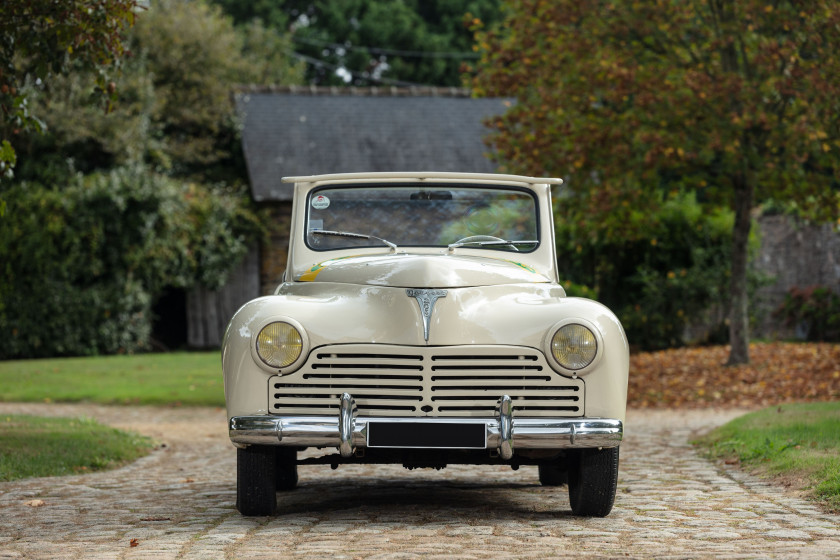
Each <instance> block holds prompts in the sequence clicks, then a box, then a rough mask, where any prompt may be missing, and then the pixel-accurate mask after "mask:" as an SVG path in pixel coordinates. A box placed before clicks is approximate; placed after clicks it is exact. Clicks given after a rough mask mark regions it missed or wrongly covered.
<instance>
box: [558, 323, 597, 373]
mask: <svg viewBox="0 0 840 560" xmlns="http://www.w3.org/2000/svg"><path fill="white" fill-rule="evenodd" d="M597 352H598V341H597V340H596V339H595V335H594V334H593V332H592V331H591V330H589V329H587V328H586V327H584V326H583V325H577V324H572V325H564V326H563V327H560V329H559V330H558V331H557V332H556V333H554V337H553V338H552V339H551V354H552V355H553V356H554V359H555V360H557V363H559V364H560V365H561V366H563V367H564V368H566V369H571V370H578V369H583V368H585V367H586V366H588V365H589V364H591V363H592V360H594V359H595V354H596V353H597Z"/></svg>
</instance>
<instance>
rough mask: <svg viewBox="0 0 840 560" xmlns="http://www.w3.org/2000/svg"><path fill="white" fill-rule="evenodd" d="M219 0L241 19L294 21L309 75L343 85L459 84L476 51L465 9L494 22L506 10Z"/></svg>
mask: <svg viewBox="0 0 840 560" xmlns="http://www.w3.org/2000/svg"><path fill="white" fill-rule="evenodd" d="M214 2H215V3H216V4H219V5H221V6H223V7H224V9H225V11H226V12H227V13H229V14H231V15H232V16H233V17H234V18H235V20H236V22H237V23H238V24H243V23H248V22H250V21H252V20H254V19H255V18H258V19H260V20H262V21H263V22H264V23H265V25H266V26H269V27H272V28H274V29H278V30H285V29H289V28H291V30H292V33H293V38H294V43H295V44H294V50H295V51H296V52H297V53H299V55H298V56H301V57H302V58H303V59H304V60H306V61H307V62H308V69H307V74H306V78H307V80H308V81H309V82H310V83H312V84H317V85H338V86H341V85H348V84H351V85H356V86H367V85H381V84H386V85H401V84H423V85H435V86H450V87H457V86H460V85H461V72H462V65H463V64H464V62H465V61H469V60H472V59H474V58H476V55H475V54H474V52H473V49H472V33H471V32H470V30H469V28H468V26H466V25H465V24H464V21H465V19H467V15H468V14H470V16H469V18H472V17H479V18H483V19H484V20H485V21H488V22H494V21H496V20H497V19H498V17H499V14H500V12H499V0H455V1H453V0H446V1H444V0H423V1H420V0H407V1H396V0H319V1H316V2H312V1H310V0H282V1H278V2H266V1H258V2H239V1H237V0H214Z"/></svg>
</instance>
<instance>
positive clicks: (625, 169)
mask: <svg viewBox="0 0 840 560" xmlns="http://www.w3.org/2000/svg"><path fill="white" fill-rule="evenodd" d="M505 9H506V14H507V17H506V19H505V21H504V22H503V23H502V25H500V26H499V27H498V28H497V29H489V30H483V29H481V22H480V21H476V22H474V23H475V26H476V30H477V42H478V45H479V49H480V51H481V53H482V58H481V61H480V62H479V63H478V65H477V73H476V74H475V76H474V78H473V82H472V83H473V87H474V88H475V93H476V94H477V95H493V96H510V97H515V98H516V100H517V102H516V104H515V105H514V106H512V107H511V109H510V110H509V111H507V112H506V114H505V115H504V116H502V117H499V118H497V119H495V120H494V121H493V122H492V123H490V126H491V128H492V129H493V132H492V134H491V136H490V138H489V142H490V143H491V144H492V146H493V147H494V149H495V151H496V153H497V157H498V158H499V159H500V160H501V161H503V162H504V163H505V165H506V166H507V167H508V168H509V169H510V170H514V171H518V172H525V173H529V174H537V175H541V174H548V175H560V176H566V177H567V178H568V185H569V189H570V192H571V195H570V196H569V198H568V199H564V201H563V204H564V205H566V206H567V207H568V209H569V210H568V211H569V213H570V217H572V219H577V220H580V221H582V222H588V223H589V229H590V231H592V235H596V236H606V237H607V238H611V239H628V240H632V239H633V238H634V237H636V236H637V233H638V232H640V231H643V230H644V228H645V227H647V226H648V220H649V218H650V216H652V215H653V212H652V211H651V210H652V209H654V208H657V207H659V206H660V205H661V204H662V202H663V201H664V200H667V199H669V198H671V197H673V196H674V195H675V194H676V193H679V192H680V191H696V193H697V198H698V200H700V201H702V202H703V203H704V204H707V205H709V206H711V207H718V206H721V205H723V206H728V207H730V208H731V209H732V210H733V211H734V213H735V224H734V227H733V243H732V271H731V285H730V300H731V301H730V321H729V330H730V342H731V344H732V349H731V354H730V358H729V363H730V364H738V363H745V362H747V361H748V360H749V347H748V342H749V338H748V318H747V317H748V316H747V310H748V301H747V289H746V278H747V260H748V251H747V246H748V238H749V233H750V228H751V211H752V209H753V208H754V207H755V205H756V203H758V202H760V201H762V200H766V199H771V198H772V199H776V200H781V201H789V202H792V203H793V204H795V205H796V208H797V210H798V211H799V212H801V213H802V214H804V215H806V216H808V217H810V218H813V219H818V220H826V219H836V217H837V214H838V208H839V207H838V199H839V198H840V197H839V196H838V181H840V167H839V166H838V165H837V161H838V156H840V121H839V120H838V118H837V115H838V114H840V58H838V57H837V52H838V48H840V33H838V32H837V29H838V26H839V25H840V3H838V2H837V1H836V0H814V1H804V0H778V1H775V2H765V1H759V0H742V1H738V2H736V1H734V0H692V1H683V0H659V1H656V2H625V1H623V0H600V1H597V2H576V1H573V0H551V1H547V0H523V1H517V2H513V1H509V2H507V3H506V6H505Z"/></svg>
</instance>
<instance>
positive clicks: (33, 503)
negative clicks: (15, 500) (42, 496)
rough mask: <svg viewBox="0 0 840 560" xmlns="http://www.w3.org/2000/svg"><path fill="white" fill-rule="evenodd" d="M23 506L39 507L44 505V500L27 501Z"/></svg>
mask: <svg viewBox="0 0 840 560" xmlns="http://www.w3.org/2000/svg"><path fill="white" fill-rule="evenodd" d="M24 505H27V506H29V507H41V506H43V505H45V502H44V500H29V501H28V502H24Z"/></svg>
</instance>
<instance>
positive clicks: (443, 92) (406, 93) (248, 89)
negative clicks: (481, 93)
mask: <svg viewBox="0 0 840 560" xmlns="http://www.w3.org/2000/svg"><path fill="white" fill-rule="evenodd" d="M235 89H236V93H290V94H294V95H312V96H329V95H334V96H340V95H348V96H356V97H471V96H472V90H470V89H467V88H457V87H440V86H417V87H415V86H411V87H396V86H386V87H379V86H371V87H355V86H347V87H336V86H330V87H327V86H278V85H240V86H236V88H235Z"/></svg>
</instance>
